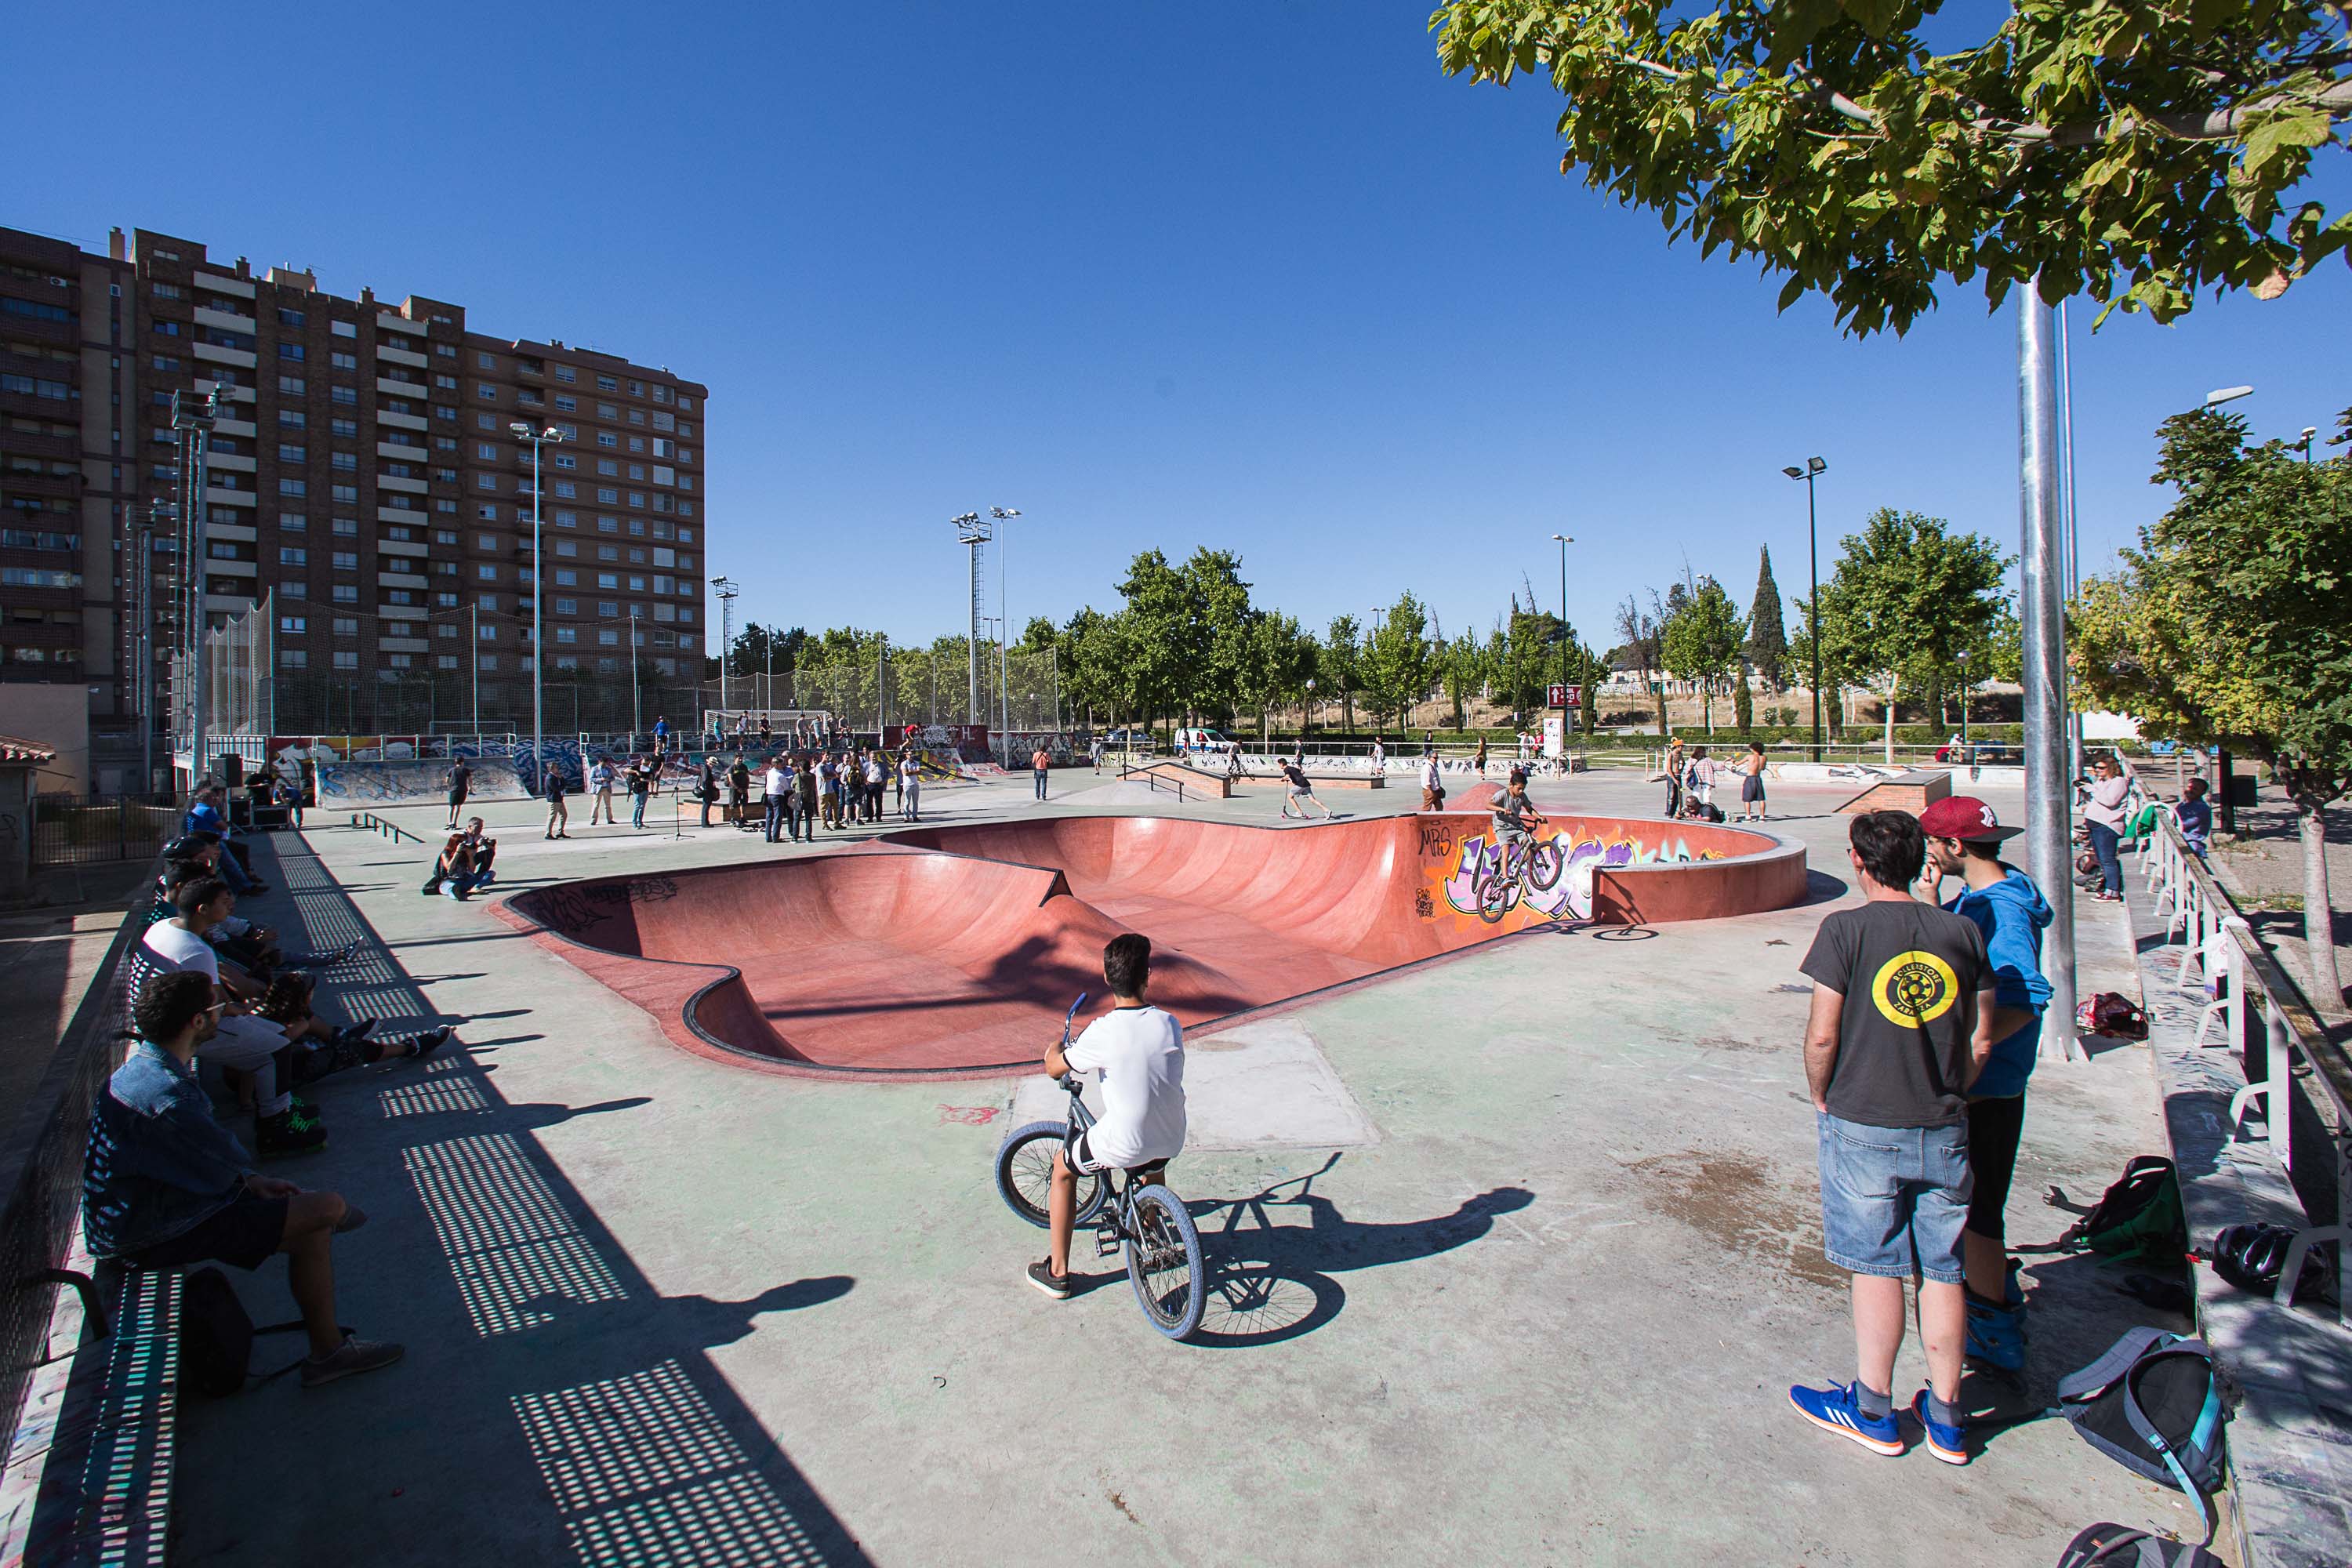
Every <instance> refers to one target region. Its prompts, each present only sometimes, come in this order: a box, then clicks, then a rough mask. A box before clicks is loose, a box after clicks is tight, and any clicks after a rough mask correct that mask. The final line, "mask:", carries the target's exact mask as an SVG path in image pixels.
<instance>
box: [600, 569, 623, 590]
mask: <svg viewBox="0 0 2352 1568" xmlns="http://www.w3.org/2000/svg"><path fill="white" fill-rule="evenodd" d="M620 585H621V575H620V574H619V573H617V572H599V573H597V574H596V586H598V587H599V588H617V587H619V586H620Z"/></svg>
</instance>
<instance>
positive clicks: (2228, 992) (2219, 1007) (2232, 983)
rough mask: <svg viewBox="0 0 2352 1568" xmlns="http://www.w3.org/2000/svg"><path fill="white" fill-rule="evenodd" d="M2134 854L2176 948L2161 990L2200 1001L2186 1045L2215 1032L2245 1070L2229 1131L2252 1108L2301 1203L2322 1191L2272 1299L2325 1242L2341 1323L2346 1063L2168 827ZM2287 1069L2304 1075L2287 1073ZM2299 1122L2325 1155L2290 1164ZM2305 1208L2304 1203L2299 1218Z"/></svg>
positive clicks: (2349, 1262)
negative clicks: (2318, 1216)
mask: <svg viewBox="0 0 2352 1568" xmlns="http://www.w3.org/2000/svg"><path fill="white" fill-rule="evenodd" d="M2137 854H2138V856H2139V858H2140V865H2141V868H2142V869H2143V871H2144V872H2145V873H2146V875H2147V879H2148V885H2149V887H2150V888H2151V889H2152V890H2153V894H2154V897H2155V900H2156V914H2157V918H2158V919H2159V920H2162V921H2165V939H2166V941H2167V942H2174V941H2177V942H2179V944H2180V948H2179V959H2178V961H2177V962H2174V963H2171V964H2170V972H2171V985H2172V988H2173V989H2174V990H2175V991H2189V990H2190V989H2191V988H2192V987H2193V988H2194V989H2196V990H2197V991H2200V992H2201V993H2202V994H2205V995H2206V996H2207V997H2208V998H2209V999H2208V1001H2207V1002H2206V1005H2205V1007H2204V1010H2203V1012H2202V1014H2201V1015H2200V1016H2199V1018H2198V1021H2197V1036H2196V1043H2197V1044H2198V1045H2199V1046H2200V1047H2201V1046H2202V1045H2204V1043H2205V1038H2206V1035H2207V1033H2208V1032H2209V1031H2210V1030H2213V1029H2215V1028H2216V1027H2218V1029H2219V1031H2220V1037H2221V1044H2222V1045H2223V1046H2225V1047H2228V1048H2229V1049H2231V1051H2232V1052H2233V1053H2234V1054H2236V1055H2237V1056H2238V1057H2239V1058H2241V1060H2242V1061H2243V1063H2244V1065H2245V1072H2246V1079H2247V1083H2246V1086H2245V1087H2244V1088H2243V1089H2240V1090H2238V1091H2237V1093H2236V1094H2235V1095H2234V1096H2233V1097H2232V1098H2231V1101H2230V1125H2231V1129H2232V1130H2233V1132H2234V1131H2235V1130H2237V1129H2239V1128H2241V1127H2242V1125H2243V1124H2244V1121H2245V1119H2246V1114H2247V1112H2248V1111H2249V1110H2251V1109H2252V1107H2253V1106H2254V1104H2255V1103H2256V1102H2257V1101H2259V1102H2260V1103H2261V1105H2262V1110H2263V1131H2262V1132H2261V1134H2260V1135H2259V1136H2260V1137H2261V1139H2262V1141H2263V1143H2264V1144H2265V1145H2266V1146H2267V1148H2268V1149H2269V1151H2270V1152H2271V1154H2272V1155H2273V1157H2274V1158H2275V1159H2276V1160H2277V1161H2278V1163H2279V1165H2280V1167H2281V1168H2282V1169H2283V1170H2284V1172H2285V1173H2286V1175H2287V1178H2288V1182H2289V1184H2290V1185H2294V1186H2296V1190H2297V1192H2298V1193H2299V1194H2300V1193H2303V1192H2304V1191H2305V1189H2306V1188H2307V1187H2308V1186H2309V1185H2311V1184H2313V1183H2314V1182H2315V1181H2317V1182H2322V1183H2324V1182H2327V1181H2329V1180H2332V1183H2333V1190H2334V1194H2335V1205H2336V1212H2335V1215H2333V1216H2332V1220H2330V1221H2329V1222H2326V1223H2314V1224H2312V1225H2308V1226H2304V1227H2303V1228H2302V1229H2301V1230H2299V1231H2298V1232H2297V1233H2296V1236H2295V1238H2294V1242H2293V1244H2292V1245H2291V1246H2290V1247H2288V1249H2287V1254H2286V1258H2285V1260H2284V1267H2283V1268H2282V1269H2281V1271H2280V1274H2279V1285H2278V1290H2277V1293H2276V1297H2275V1299H2276V1300H2278V1301H2279V1302H2281V1303H2282V1304H2284V1303H2285V1302H2286V1301H2288V1300H2290V1299H2291V1297H2292V1294H2293V1291H2294V1285H2295V1281H2296V1279H2298V1278H2299V1277H2300V1274H2301V1271H2302V1268H2303V1264H2304V1259H2305V1256H2306V1254H2307V1253H2308V1251H2309V1250H2310V1248H2311V1247H2314V1246H2315V1245H2318V1244H2319V1243H2322V1242H2326V1241H2334V1242H2335V1243H2336V1303H2337V1305H2336V1312H2337V1318H2338V1321H2346V1322H2352V1318H2347V1317H2346V1316H2345V1313H2346V1307H2345V1303H2346V1301H2347V1300H2352V1235H2348V1234H2347V1232H2352V1226H2347V1223H2346V1222H2347V1217H2352V1138H2347V1132H2352V1058H2347V1055H2346V1053H2345V1049H2344V1047H2343V1046H2341V1045H2339V1044H2337V1043H2336V1041H2335V1040H2333V1039H2331V1038H2330V1037H2329V1036H2328V1032H2327V1028H2326V1025H2325V1024H2324V1023H2322V1022H2321V1020H2320V1018H2319V1017H2318V1016H2317V1015H2316V1014H2315V1013H2314V1012H2313V1011H2312V1010H2311V1008H2310V1007H2309V1005H2306V1004H2305V1001H2304V999H2303V995H2302V993H2301V991H2300V990H2299V989H2298V988H2297V987H2296V985H2295V984H2294V982H2293V981H2292V980H2290V979H2289V978H2288V977H2287V974H2286V972H2285V971H2284V970H2283V969H2281V968H2280V967H2279V963H2278V960H2277V958H2276V957H2275V956H2273V954H2272V952H2271V951H2270V950H2269V949H2268V948H2266V947H2264V946H2263V943H2262V941H2261V939H2260V938H2259V937H2258V936H2256V935H2255V933H2254V931H2253V928H2252V926H2251V925H2249V924H2248V923H2247V921H2246V919H2245V917H2244V916H2243V915H2242V914H2241V913H2240V912H2239V910H2238V907H2237V905H2236V903H2235V902H2234V901H2232V900H2231V898H2230V895H2229V893H2228V891H2227V890H2226V889H2223V888H2222V886H2221V883H2220V881H2218V880H2217V879H2215V878H2214V876H2213V873H2212V872H2211V871H2210V869H2208V868H2207V867H2206V866H2205V864H2204V862H2203V861H2202V860H2200V859H2199V858H2197V856H2196V854H2195V853H2194V852H2193V851H2191V850H2190V849H2189V847H2188V845H2187V843H2186V841H2185V840H2183V839H2182V837H2180V829H2179V826H2176V825H2175V824H2174V823H2173V822H2172V821H2171V820H2170V818H2169V817H2167V818H2166V819H2164V820H2163V821H2161V822H2160V823H2159V824H2158V826H2157V830H2156V831H2155V832H2154V833H2151V834H2147V835H2144V836H2143V837H2141V838H2140V839H2139V841H2138V847H2137ZM2321 940H2323V941H2324V940H2326V939H2325V938H2324V937H2323V938H2322V939H2321ZM2151 1000H2152V999H2151ZM2298 1061H2300V1062H2301V1063H2302V1064H2303V1065H2304V1066H2305V1068H2307V1070H2305V1071H2302V1072H2298V1071H2296V1070H2295V1069H2296V1064H2297V1062H2298ZM2258 1069H2259V1071H2258ZM2301 1097H2308V1098H2307V1102H2306V1103H2304V1104H2298V1103H2297V1100H2298V1099H2299V1098H2301ZM2299 1115H2300V1116H2302V1117H2303V1118H2305V1126H2306V1127H2311V1126H2315V1127H2317V1128H2319V1129H2320V1130H2321V1131H2322V1132H2323V1135H2324V1142H2326V1144H2328V1145H2332V1146H2331V1147H2326V1148H2318V1149H2309V1148H2307V1149H2304V1150H2302V1156H2303V1159H2302V1163H2300V1164H2298V1160H2297V1142H2296V1137H2295V1123H2296V1121H2297V1120H2298V1117H2299ZM2239 1136H2240V1137H2241V1138H2243V1135H2242V1134H2239ZM2331 1167H2332V1169H2331ZM2298 1173H2300V1174H2302V1175H2303V1176H2304V1177H2305V1182H2304V1183H2303V1184H2296V1183H2295V1177H2296V1175H2297V1174H2298ZM2312 1206H2313V1205H2312V1204H2311V1202H2309V1201H2308V1200H2306V1201H2305V1203H2304V1208H2305V1214H2306V1215H2309V1214H2310V1211H2311V1208H2312Z"/></svg>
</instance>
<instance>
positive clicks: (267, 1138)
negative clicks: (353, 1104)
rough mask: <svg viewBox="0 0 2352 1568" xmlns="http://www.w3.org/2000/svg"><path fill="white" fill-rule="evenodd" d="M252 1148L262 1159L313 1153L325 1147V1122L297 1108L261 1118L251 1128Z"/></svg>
mask: <svg viewBox="0 0 2352 1568" xmlns="http://www.w3.org/2000/svg"><path fill="white" fill-rule="evenodd" d="M253 1143H254V1151H255V1152H257V1153H258V1154H259V1155H260V1156H261V1157H262V1158H263V1159H265V1160H280V1159H286V1158H289V1157H290V1156H293V1155H297V1154H315V1153H317V1152H319V1151H320V1150H321V1149H323V1148H325V1147H326V1146H327V1129H326V1125H325V1123H323V1122H321V1121H320V1120H319V1119H318V1118H317V1117H315V1116H305V1115H304V1114H303V1113H302V1112H301V1110H299V1108H298V1109H295V1110H281V1111H279V1112H278V1114H277V1115H275V1116H265V1117H261V1118H260V1119H258V1120H257V1121H255V1123H254V1127H253Z"/></svg>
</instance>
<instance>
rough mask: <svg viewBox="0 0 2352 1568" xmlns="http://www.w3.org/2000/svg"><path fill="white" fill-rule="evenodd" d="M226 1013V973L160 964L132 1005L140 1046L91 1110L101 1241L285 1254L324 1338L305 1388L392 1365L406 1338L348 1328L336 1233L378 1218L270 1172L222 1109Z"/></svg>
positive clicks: (219, 1255) (86, 1209) (91, 1229)
mask: <svg viewBox="0 0 2352 1568" xmlns="http://www.w3.org/2000/svg"><path fill="white" fill-rule="evenodd" d="M220 1016H221V1005H220V1003H218V1002H216V1001H215V1000H214V998H213V987H212V983H211V982H210V981H209V980H207V979H206V978H205V976H204V975H202V974H200V973H194V972H193V971H183V972H179V973H171V974H159V975H156V976H154V977H153V978H152V979H151V980H149V981H148V982H147V984H145V986H143V987H142V989H141V991H140V993H139V998H138V1001H137V1002H136V1003H135V1004H134V1005H133V1006H132V1009H131V1021H132V1022H133V1023H134V1024H135V1025H136V1026H137V1028H138V1032H139V1041H138V1044H136V1045H134V1046H133V1047H131V1054H130V1057H129V1059H127V1060H126V1061H124V1063H123V1064H122V1066H121V1067H120V1068H116V1069H115V1072H114V1076H113V1077H112V1078H110V1079H108V1080H107V1083H106V1087H105V1089H102V1090H100V1093H99V1096H98V1102H97V1104H96V1105H95V1106H94V1107H93V1108H92V1111H91V1117H90V1130H89V1148H88V1150H87V1152H86V1153H85V1155H84V1158H83V1164H82V1229H83V1233H84V1235H85V1236H86V1237H87V1238H88V1240H89V1249H90V1252H91V1253H92V1254H93V1255H94V1256H96V1257H99V1258H119V1259H121V1261H122V1262H124V1263H127V1264H129V1265H130V1266H131V1267H132V1268H184V1267H185V1266H187V1265H189V1264H192V1263H201V1262H205V1261H209V1260H214V1259H217V1260H218V1261H220V1262H223V1263H227V1264H231V1265H233V1266H235V1267H236V1268H243V1269H246V1270H248V1271H250V1270H253V1269H256V1268H260V1267H261V1265H262V1263H263V1262H264V1261H265V1260H267V1259H268V1258H269V1257H270V1256H271V1255H272V1254H274V1253H279V1252H282V1253H284V1254H286V1257H287V1279H288V1282H289V1284H290V1285H291V1286H292V1287H293V1292H294V1300H295V1301H296V1303H297V1304H298V1305H299V1306H300V1308H301V1310H302V1326H303V1328H304V1330H305V1331H307V1332H308V1333H309V1335H310V1355H309V1356H308V1357H307V1358H305V1359H304V1361H303V1362H302V1363H301V1364H302V1386H303V1387H305V1388H315V1387H318V1386H319V1385H320V1384H327V1383H332V1382H334V1381H336V1380H337V1379H338V1378H344V1377H349V1376H351V1375H352V1373H362V1372H373V1371H375V1370H376V1369H377V1368H378V1367H384V1366H390V1365H391V1364H392V1363H394V1362H396V1361H398V1360H399V1359H400V1358H401V1354H402V1347H401V1346H399V1345H396V1344H386V1343H383V1342H377V1341H373V1340H362V1339H360V1338H357V1337H356V1336H354V1335H351V1334H346V1333H345V1332H344V1331H342V1329H341V1327H340V1326H338V1324H337V1321H336V1318H335V1270H334V1263H333V1260H332V1258H331V1247H332V1242H333V1237H335V1235H336V1234H337V1233H339V1232H350V1231H353V1230H357V1229H358V1228H359V1227H360V1226H362V1225H364V1224H365V1223H366V1222H367V1216H366V1215H364V1214H362V1213H361V1212H360V1211H359V1210H358V1209H356V1208H354V1207H352V1205H350V1204H348V1203H346V1202H344V1201H343V1198H342V1196H341V1194H337V1193H310V1192H304V1191H303V1190H302V1189H301V1188H299V1187H298V1186H296V1185H295V1184H293V1183H291V1182H281V1181H277V1180H274V1179H272V1178H271V1177H268V1176H265V1175H262V1174H261V1173H259V1172H258V1171H257V1170H255V1169H254V1167H253V1162H252V1160H251V1158H250V1157H249V1156H248V1155H247V1153H246V1152H245V1146H244V1145H243V1144H241V1143H239V1142H237V1141H236V1138H234V1137H232V1136H231V1135H230V1134H229V1132H228V1131H227V1130H226V1129H225V1128H224V1127H222V1126H221V1125H220V1123H219V1122H217V1121H214V1120H213V1109H212V1100H211V1097H210V1096H208V1095H207V1094H206V1093H205V1090H204V1088H203V1086H202V1085H200V1084H199V1083H198V1082H197V1081H196V1074H195V1068H194V1058H195V1054H196V1047H198V1046H200V1045H202V1044H203V1043H204V1042H205V1039H206V1038H208V1037H210V1036H211V1035H212V1033H213V1031H214V1030H215V1028H217V1027H218V1026H219V1024H220Z"/></svg>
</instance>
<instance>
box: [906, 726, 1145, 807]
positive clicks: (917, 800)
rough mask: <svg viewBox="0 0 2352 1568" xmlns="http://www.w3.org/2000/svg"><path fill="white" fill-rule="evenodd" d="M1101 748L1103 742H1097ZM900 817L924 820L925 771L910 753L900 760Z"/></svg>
mask: <svg viewBox="0 0 2352 1568" xmlns="http://www.w3.org/2000/svg"><path fill="white" fill-rule="evenodd" d="M1095 744H1096V745H1097V746H1099V745H1101V744H1102V742H1099V741H1097V742H1095ZM898 815H899V816H903V817H905V818H906V819H907V820H908V822H920V821H922V820H923V770H922V764H920V763H918V762H916V761H915V758H914V753H912V752H908V754H907V755H906V756H903V757H901V758H899V759H898Z"/></svg>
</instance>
